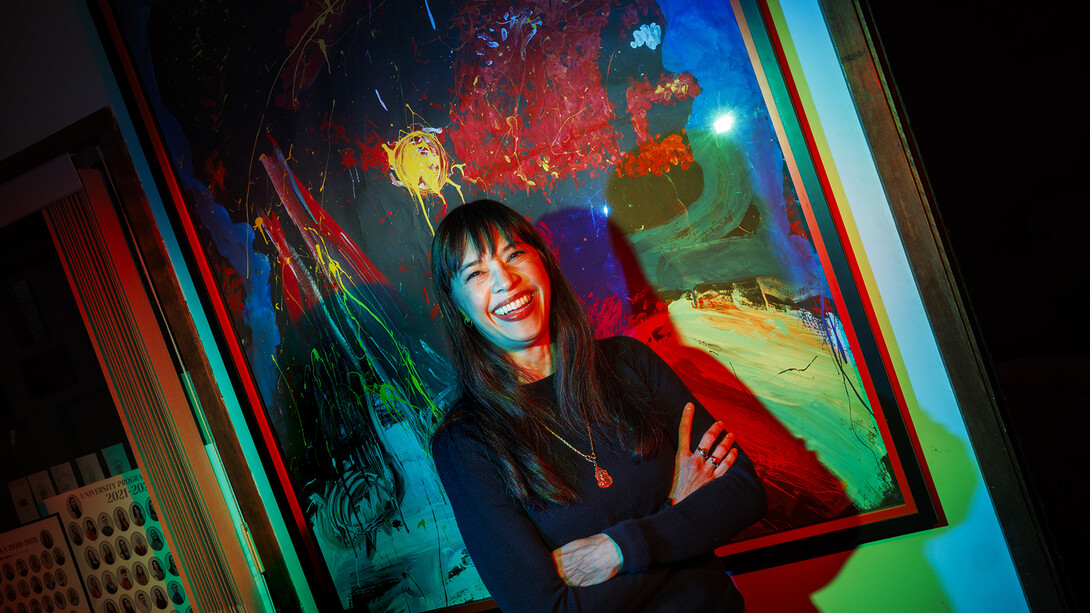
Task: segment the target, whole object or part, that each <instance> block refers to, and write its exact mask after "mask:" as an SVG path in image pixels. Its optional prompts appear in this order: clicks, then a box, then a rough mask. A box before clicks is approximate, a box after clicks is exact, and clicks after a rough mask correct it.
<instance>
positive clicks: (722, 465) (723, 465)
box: [713, 449, 738, 477]
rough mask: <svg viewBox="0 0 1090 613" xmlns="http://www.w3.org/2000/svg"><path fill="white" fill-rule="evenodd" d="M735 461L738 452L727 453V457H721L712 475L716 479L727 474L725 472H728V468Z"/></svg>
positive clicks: (732, 450) (735, 450)
mask: <svg viewBox="0 0 1090 613" xmlns="http://www.w3.org/2000/svg"><path fill="white" fill-rule="evenodd" d="M736 459H738V450H737V449H731V450H730V451H728V452H727V455H725V456H723V459H722V460H720V461H719V464H718V465H717V466H716V467H715V472H714V473H713V474H714V475H715V476H716V477H722V476H723V475H725V474H727V471H728V470H730V467H731V466H733V465H734V461H735V460H736Z"/></svg>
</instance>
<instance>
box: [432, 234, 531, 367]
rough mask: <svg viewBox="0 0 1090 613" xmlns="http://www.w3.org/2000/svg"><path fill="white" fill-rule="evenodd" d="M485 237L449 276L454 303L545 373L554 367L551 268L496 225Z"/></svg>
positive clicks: (496, 339)
mask: <svg viewBox="0 0 1090 613" xmlns="http://www.w3.org/2000/svg"><path fill="white" fill-rule="evenodd" d="M487 238H488V240H487V242H485V243H480V242H477V241H473V242H471V244H468V245H466V246H465V247H464V249H465V255H464V256H463V258H462V267H461V268H460V269H459V271H458V274H457V276H456V278H454V279H453V280H452V281H451V294H452V296H453V298H454V302H455V303H456V304H457V306H458V309H459V310H460V311H461V312H462V314H463V317H464V319H463V321H468V322H469V324H470V325H472V326H474V327H476V328H477V330H478V331H479V332H480V333H481V334H482V335H483V336H484V337H485V338H486V339H488V340H489V341H491V342H492V343H493V344H494V345H496V346H497V347H498V348H500V349H502V350H504V351H506V352H507V353H508V354H511V355H514V356H517V358H516V361H517V362H519V363H520V364H522V365H524V366H527V367H529V368H532V369H533V371H534V372H536V373H538V374H539V375H540V376H544V375H545V374H548V371H549V370H550V369H551V367H550V363H551V362H550V360H549V359H548V358H549V355H550V352H549V345H550V343H551V340H550V337H549V300H550V284H549V273H548V271H546V270H545V264H544V263H543V262H542V260H541V256H540V255H538V253H537V251H535V250H534V249H533V248H532V247H530V246H529V245H527V244H525V243H523V242H522V241H520V240H519V239H517V238H514V239H513V240H512V239H510V238H507V237H504V236H501V235H500V233H499V232H498V231H495V230H493V232H492V235H491V236H489V237H487ZM531 365H533V366H531ZM540 376H538V377H537V378H540Z"/></svg>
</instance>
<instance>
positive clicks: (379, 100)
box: [375, 89, 390, 113]
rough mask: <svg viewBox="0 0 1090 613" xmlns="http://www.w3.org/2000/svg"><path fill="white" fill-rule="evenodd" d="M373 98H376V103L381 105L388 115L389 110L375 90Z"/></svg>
mask: <svg viewBox="0 0 1090 613" xmlns="http://www.w3.org/2000/svg"><path fill="white" fill-rule="evenodd" d="M375 97H376V98H378V103H379V104H381V105H382V108H383V109H385V111H386V112H387V113H389V112H390V109H388V108H386V103H385V102H383V101H382V96H381V95H379V93H378V90H377V89H376V90H375Z"/></svg>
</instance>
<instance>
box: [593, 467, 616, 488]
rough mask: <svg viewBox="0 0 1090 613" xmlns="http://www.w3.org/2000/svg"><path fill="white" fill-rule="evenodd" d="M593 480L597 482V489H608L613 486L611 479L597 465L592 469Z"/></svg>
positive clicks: (604, 470)
mask: <svg viewBox="0 0 1090 613" xmlns="http://www.w3.org/2000/svg"><path fill="white" fill-rule="evenodd" d="M594 478H595V479H597V480H598V487H609V486H611V485H613V477H610V476H609V473H607V472H606V469H604V468H602V467H600V466H597V465H596V466H595V467H594Z"/></svg>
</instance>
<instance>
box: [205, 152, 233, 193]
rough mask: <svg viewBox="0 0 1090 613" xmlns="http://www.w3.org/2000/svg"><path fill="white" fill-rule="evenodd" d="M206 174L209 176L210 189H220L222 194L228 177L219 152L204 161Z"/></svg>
mask: <svg viewBox="0 0 1090 613" xmlns="http://www.w3.org/2000/svg"><path fill="white" fill-rule="evenodd" d="M204 173H205V174H206V175H208V187H209V188H212V187H218V188H219V191H220V193H223V181H224V178H225V176H226V175H227V167H226V166H224V164H223V160H221V159H220V152H219V151H213V152H212V153H211V154H210V155H209V156H208V157H206V158H205V159H204Z"/></svg>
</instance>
